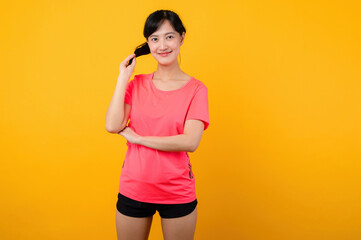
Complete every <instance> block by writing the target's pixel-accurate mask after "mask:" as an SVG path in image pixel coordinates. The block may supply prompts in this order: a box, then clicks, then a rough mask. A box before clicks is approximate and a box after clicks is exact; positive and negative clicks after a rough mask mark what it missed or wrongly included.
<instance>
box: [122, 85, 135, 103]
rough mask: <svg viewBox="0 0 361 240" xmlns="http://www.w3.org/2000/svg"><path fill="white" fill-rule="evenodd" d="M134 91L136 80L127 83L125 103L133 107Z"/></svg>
mask: <svg viewBox="0 0 361 240" xmlns="http://www.w3.org/2000/svg"><path fill="white" fill-rule="evenodd" d="M133 89H134V78H133V79H132V80H131V81H129V82H128V83H127V86H126V89H125V96H124V103H128V104H129V105H130V106H132V95H133Z"/></svg>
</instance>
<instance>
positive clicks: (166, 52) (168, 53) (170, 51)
mask: <svg viewBox="0 0 361 240" xmlns="http://www.w3.org/2000/svg"><path fill="white" fill-rule="evenodd" d="M171 52H172V51H170V52H164V53H158V54H160V55H162V54H163V55H164V54H169V53H171Z"/></svg>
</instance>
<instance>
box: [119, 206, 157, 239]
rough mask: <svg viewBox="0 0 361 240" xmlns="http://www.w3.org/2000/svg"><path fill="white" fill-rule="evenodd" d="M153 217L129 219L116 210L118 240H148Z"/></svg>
mask: <svg viewBox="0 0 361 240" xmlns="http://www.w3.org/2000/svg"><path fill="white" fill-rule="evenodd" d="M152 220H153V216H150V217H129V216H126V215H124V214H122V213H120V212H119V211H118V210H116V227H117V236H118V240H147V239H148V236H149V232H150V227H151V225H152Z"/></svg>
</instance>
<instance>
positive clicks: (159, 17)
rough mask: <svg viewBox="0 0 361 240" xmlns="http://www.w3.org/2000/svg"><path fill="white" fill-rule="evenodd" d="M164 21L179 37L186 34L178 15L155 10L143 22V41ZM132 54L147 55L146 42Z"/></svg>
mask: <svg viewBox="0 0 361 240" xmlns="http://www.w3.org/2000/svg"><path fill="white" fill-rule="evenodd" d="M165 20H168V21H169V23H170V24H171V25H172V27H173V28H174V30H176V31H177V32H178V33H179V34H180V35H182V34H183V32H184V33H185V32H186V29H185V27H184V26H183V23H182V21H181V19H180V18H179V16H178V14H176V13H175V12H173V11H171V10H157V11H155V12H153V13H151V14H150V15H149V16H148V18H147V20H146V21H145V25H144V30H143V36H144V37H145V39H148V37H149V36H150V35H152V33H154V32H155V31H157V29H158V28H159V27H160V26H161V25H162V24H163V22H164V21H165ZM134 53H135V57H139V56H142V55H147V54H149V53H150V49H149V46H148V42H145V43H142V44H140V45H139V46H137V47H136V48H135V51H134ZM132 60H133V58H132V59H130V61H129V65H130V64H132Z"/></svg>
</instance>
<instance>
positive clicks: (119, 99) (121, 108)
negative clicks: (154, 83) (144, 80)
mask: <svg viewBox="0 0 361 240" xmlns="http://www.w3.org/2000/svg"><path fill="white" fill-rule="evenodd" d="M133 57H134V58H133ZM131 58H133V62H132V64H130V65H128V66H126V64H127V63H128V61H129V60H130V59H131ZM135 63H136V60H135V54H131V55H129V56H128V57H126V58H125V59H124V60H123V62H121V63H120V67H119V69H120V70H119V71H120V73H119V76H118V81H117V85H116V87H115V90H114V93H113V97H112V99H111V101H110V104H109V107H108V110H107V113H106V117H105V129H106V130H107V131H108V132H110V133H118V132H119V131H121V130H122V129H123V128H124V127H125V125H126V124H127V122H128V118H129V111H130V105H129V104H124V97H125V91H126V87H127V84H128V80H129V79H130V76H131V75H132V73H133V71H134V67H135Z"/></svg>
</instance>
